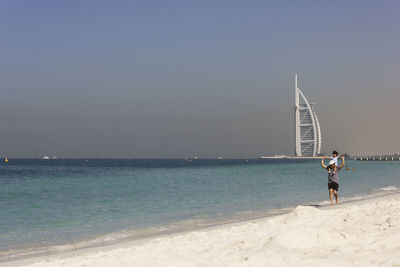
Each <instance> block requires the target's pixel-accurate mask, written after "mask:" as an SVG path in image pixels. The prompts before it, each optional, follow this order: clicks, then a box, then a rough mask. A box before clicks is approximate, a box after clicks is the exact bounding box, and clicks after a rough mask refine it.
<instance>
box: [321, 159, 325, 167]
mask: <svg viewBox="0 0 400 267" xmlns="http://www.w3.org/2000/svg"><path fill="white" fill-rule="evenodd" d="M324 159H325V157H322V158H321V167H322V168H324V169H326V165H325V163H324Z"/></svg>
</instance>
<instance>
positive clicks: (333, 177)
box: [321, 157, 344, 206]
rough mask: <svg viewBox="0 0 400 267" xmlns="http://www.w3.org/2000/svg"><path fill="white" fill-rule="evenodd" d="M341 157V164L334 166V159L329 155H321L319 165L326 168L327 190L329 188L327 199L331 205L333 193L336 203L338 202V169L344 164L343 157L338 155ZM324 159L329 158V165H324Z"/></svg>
mask: <svg viewBox="0 0 400 267" xmlns="http://www.w3.org/2000/svg"><path fill="white" fill-rule="evenodd" d="M340 158H341V159H342V164H341V165H340V166H336V162H335V160H333V159H331V158H330V157H322V160H321V166H322V168H324V169H326V170H328V190H329V199H330V200H331V206H332V205H333V194H334V195H335V199H336V204H338V202H339V201H338V190H339V171H340V170H341V169H342V168H343V166H344V157H340ZM324 159H330V161H329V165H328V166H326V165H325V163H324Z"/></svg>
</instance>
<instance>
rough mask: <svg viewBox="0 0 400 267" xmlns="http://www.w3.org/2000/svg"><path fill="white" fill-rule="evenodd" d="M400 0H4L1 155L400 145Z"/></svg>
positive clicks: (209, 153)
mask: <svg viewBox="0 0 400 267" xmlns="http://www.w3.org/2000/svg"><path fill="white" fill-rule="evenodd" d="M399 14H400V1H396V0H392V1H385V0H382V1H368V0H362V1H361V0H360V1H318V0H313V1H312V0H304V1H282V0H279V1H278V0H277V1H242V0H241V1H234V0H231V1H152V0H146V1H118V0H116V1H101V0H93V1H89V0H79V1H78V0H76V1H73V0H72V1H71V0H68V1H67V0H64V1H61V0H60V1H53V0H47V1H45V0H35V1H31V0H25V1H22V0H3V1H1V2H0V48H1V49H0V93H1V94H0V156H2V157H4V156H8V157H41V156H43V155H50V156H53V155H54V156H59V157H134V158H145V157H168V158H171V157H173V158H184V157H192V156H193V155H195V154H196V155H198V156H199V157H218V156H224V157H258V156H260V155H273V154H292V153H293V110H292V105H293V102H294V73H295V72H297V73H298V74H299V87H300V89H301V90H302V91H303V92H304V94H305V95H306V97H307V98H308V100H309V101H311V102H316V103H317V105H316V107H315V109H316V111H317V114H318V116H319V120H320V123H321V129H322V138H323V140H322V142H323V143H322V151H323V152H330V151H332V150H333V149H337V150H339V152H348V153H350V154H355V153H375V154H378V153H395V152H400V138H399V137H400V123H399V106H400V105H399V104H398V102H399V100H400V49H399V47H400V16H399Z"/></svg>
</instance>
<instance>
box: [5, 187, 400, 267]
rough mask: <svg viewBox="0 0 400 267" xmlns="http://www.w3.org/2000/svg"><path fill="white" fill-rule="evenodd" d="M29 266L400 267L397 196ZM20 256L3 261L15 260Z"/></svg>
mask: <svg viewBox="0 0 400 267" xmlns="http://www.w3.org/2000/svg"><path fill="white" fill-rule="evenodd" d="M28 262H29V266H35V267H39V266H96V267H97V266H335V267H336V266H400V195H399V194H394V195H390V196H385V197H380V198H374V199H369V200H364V201H360V202H354V203H348V204H343V205H338V206H336V207H327V208H322V209H318V208H314V207H310V206H299V207H297V208H296V209H294V210H293V211H292V212H290V213H288V214H285V215H280V216H276V217H269V218H263V219H257V220H254V221H247V222H241V223H236V224H228V225H222V226H218V227H215V228H210V229H204V230H197V231H193V232H186V233H178V234H174V235H169V236H163V237H158V238H152V239H148V240H144V241H141V242H137V241H136V242H131V243H125V244H119V245H114V246H111V247H110V246H109V247H99V248H94V249H91V250H81V251H75V252H70V253H69V254H64V255H53V256H46V257H41V258H37V259H30V260H29V261H28ZM23 263H27V261H20V262H14V263H8V264H9V265H11V266H12V265H14V266H15V265H23Z"/></svg>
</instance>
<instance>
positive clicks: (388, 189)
mask: <svg viewBox="0 0 400 267" xmlns="http://www.w3.org/2000/svg"><path fill="white" fill-rule="evenodd" d="M379 190H382V191H396V190H397V187H395V186H393V185H390V186H387V187H382V188H379Z"/></svg>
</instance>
